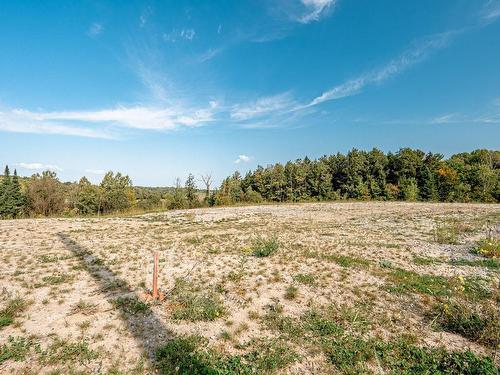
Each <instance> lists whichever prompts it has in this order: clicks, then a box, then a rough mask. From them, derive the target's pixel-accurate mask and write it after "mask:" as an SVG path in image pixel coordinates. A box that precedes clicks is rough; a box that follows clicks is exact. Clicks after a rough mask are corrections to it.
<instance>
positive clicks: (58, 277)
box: [42, 274, 73, 285]
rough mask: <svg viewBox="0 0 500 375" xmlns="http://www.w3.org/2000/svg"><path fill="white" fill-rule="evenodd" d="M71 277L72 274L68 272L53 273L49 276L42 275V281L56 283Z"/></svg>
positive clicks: (50, 283) (67, 280) (68, 279)
mask: <svg viewBox="0 0 500 375" xmlns="http://www.w3.org/2000/svg"><path fill="white" fill-rule="evenodd" d="M72 279H73V277H72V276H70V275H68V274H54V275H50V276H44V277H43V278H42V281H43V282H44V283H46V284H48V285H58V284H63V283H67V282H69V281H71V280H72Z"/></svg>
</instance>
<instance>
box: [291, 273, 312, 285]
mask: <svg viewBox="0 0 500 375" xmlns="http://www.w3.org/2000/svg"><path fill="white" fill-rule="evenodd" d="M293 280H294V281H297V282H299V283H301V284H304V285H309V286H316V276H315V275H312V274H305V273H299V274H297V275H295V276H294V277H293Z"/></svg>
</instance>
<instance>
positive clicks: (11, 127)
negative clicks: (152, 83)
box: [0, 102, 218, 139]
mask: <svg viewBox="0 0 500 375" xmlns="http://www.w3.org/2000/svg"><path fill="white" fill-rule="evenodd" d="M217 106H218V104H217V102H210V103H209V104H208V106H206V107H205V108H183V107H180V106H177V107H167V108H160V107H142V106H132V107H125V106H119V107H116V108H111V109H102V110H94V111H92V110H87V111H55V112H42V111H28V110H24V109H13V110H9V111H7V112H0V131H7V132H17V133H37V134H60V135H70V136H79V137H91V138H107V139H112V138H117V134H119V133H120V131H119V128H130V129H140V130H157V131H166V130H175V129H178V128H180V127H190V128H193V127H198V126H201V125H204V124H206V123H208V122H210V121H213V119H214V114H215V113H216V111H217V110H218V109H217Z"/></svg>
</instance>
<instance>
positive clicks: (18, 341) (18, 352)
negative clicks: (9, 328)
mask: <svg viewBox="0 0 500 375" xmlns="http://www.w3.org/2000/svg"><path fill="white" fill-rule="evenodd" d="M32 344H33V343H32V342H31V341H30V340H28V339H26V338H24V337H12V336H9V338H8V340H7V343H5V344H3V345H2V346H1V347H0V363H3V362H5V361H7V360H9V359H12V360H13V361H16V362H20V361H24V359H25V357H26V355H27V354H28V352H29V350H30V348H31V346H32Z"/></svg>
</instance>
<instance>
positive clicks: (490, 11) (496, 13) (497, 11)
mask: <svg viewBox="0 0 500 375" xmlns="http://www.w3.org/2000/svg"><path fill="white" fill-rule="evenodd" d="M481 17H482V19H483V20H484V21H486V22H492V21H494V20H495V19H496V18H498V17H500V0H490V1H488V2H486V4H485V5H484V7H483V8H482V9H481Z"/></svg>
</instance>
